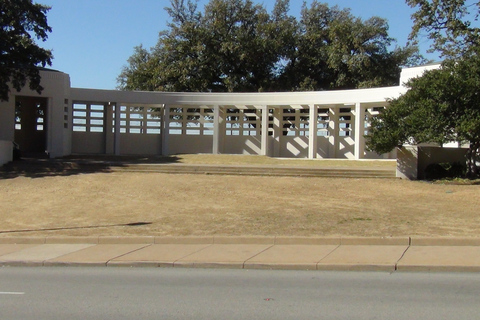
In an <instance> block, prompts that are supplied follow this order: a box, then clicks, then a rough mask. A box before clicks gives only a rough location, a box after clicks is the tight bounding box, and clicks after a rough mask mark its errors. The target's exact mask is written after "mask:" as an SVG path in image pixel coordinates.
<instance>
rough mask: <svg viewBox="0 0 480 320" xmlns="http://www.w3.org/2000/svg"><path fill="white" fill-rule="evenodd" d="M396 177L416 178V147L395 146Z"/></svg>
mask: <svg viewBox="0 0 480 320" xmlns="http://www.w3.org/2000/svg"><path fill="white" fill-rule="evenodd" d="M396 175H397V178H401V179H409V180H416V179H418V148H417V147H416V146H404V147H401V148H397V174H396Z"/></svg>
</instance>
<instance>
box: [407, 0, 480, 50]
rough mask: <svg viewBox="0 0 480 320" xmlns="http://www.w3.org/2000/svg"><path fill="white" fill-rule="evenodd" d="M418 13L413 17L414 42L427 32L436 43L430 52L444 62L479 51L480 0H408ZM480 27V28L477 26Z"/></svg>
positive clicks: (412, 34) (412, 37)
mask: <svg viewBox="0 0 480 320" xmlns="http://www.w3.org/2000/svg"><path fill="white" fill-rule="evenodd" d="M406 2H407V4H408V5H409V6H410V7H412V8H415V9H417V11H416V12H415V13H414V14H413V16H412V18H413V22H414V25H413V28H412V32H411V34H410V38H411V39H412V40H417V39H418V37H419V36H421V35H422V32H426V33H427V36H428V38H429V39H430V40H432V41H433V44H432V48H431V51H437V52H439V53H440V54H441V55H442V57H444V58H459V57H461V56H463V55H466V54H471V53H472V49H473V51H475V50H477V48H480V38H479V36H480V28H479V27H478V26H475V24H476V21H477V19H478V17H479V14H480V1H478V0H406ZM477 25H478V24H477Z"/></svg>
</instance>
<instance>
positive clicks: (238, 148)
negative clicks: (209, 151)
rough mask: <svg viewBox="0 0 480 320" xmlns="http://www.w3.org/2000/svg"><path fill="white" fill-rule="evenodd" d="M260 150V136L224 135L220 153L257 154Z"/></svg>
mask: <svg viewBox="0 0 480 320" xmlns="http://www.w3.org/2000/svg"><path fill="white" fill-rule="evenodd" d="M261 151H262V142H261V137H260V136H250V137H249V136H226V137H224V143H223V148H222V149H221V153H225V154H247V155H257V154H260V153H261Z"/></svg>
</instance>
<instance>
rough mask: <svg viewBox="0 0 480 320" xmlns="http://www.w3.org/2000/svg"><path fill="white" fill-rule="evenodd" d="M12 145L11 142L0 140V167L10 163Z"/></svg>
mask: <svg viewBox="0 0 480 320" xmlns="http://www.w3.org/2000/svg"><path fill="white" fill-rule="evenodd" d="M12 155H13V144H12V141H8V140H0V166H3V165H4V164H5V163H8V162H10V161H12Z"/></svg>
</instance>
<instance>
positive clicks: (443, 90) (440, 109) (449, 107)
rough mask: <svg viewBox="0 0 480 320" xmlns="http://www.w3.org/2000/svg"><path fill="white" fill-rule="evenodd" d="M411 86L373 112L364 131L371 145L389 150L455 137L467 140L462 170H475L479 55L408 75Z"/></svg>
mask: <svg viewBox="0 0 480 320" xmlns="http://www.w3.org/2000/svg"><path fill="white" fill-rule="evenodd" d="M407 86H408V87H410V90H409V91H407V92H406V93H405V94H404V95H402V96H400V97H399V98H397V99H393V100H391V101H390V106H389V107H388V108H387V109H386V110H384V111H383V112H382V113H381V114H380V115H379V116H378V117H377V118H374V119H372V123H371V125H372V127H371V130H370V133H369V135H367V136H366V139H367V146H368V148H369V149H370V150H374V151H376V152H379V153H384V152H388V151H391V150H392V149H393V148H395V147H397V146H401V145H403V144H406V143H410V144H420V143H438V144H440V145H441V144H444V143H447V142H452V141H456V142H459V143H461V144H469V152H468V154H467V170H468V171H467V173H468V174H469V175H470V176H474V175H476V174H477V173H478V170H477V166H476V162H477V161H478V159H479V158H478V156H479V153H480V95H479V94H478V92H479V91H480V57H479V56H471V57H468V58H467V57H466V58H463V59H459V60H457V61H456V62H454V63H453V62H450V63H445V64H444V65H443V66H442V68H441V69H437V70H431V71H428V72H426V73H425V74H424V75H423V76H422V77H419V78H414V79H411V80H410V81H409V82H408V83H407Z"/></svg>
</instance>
